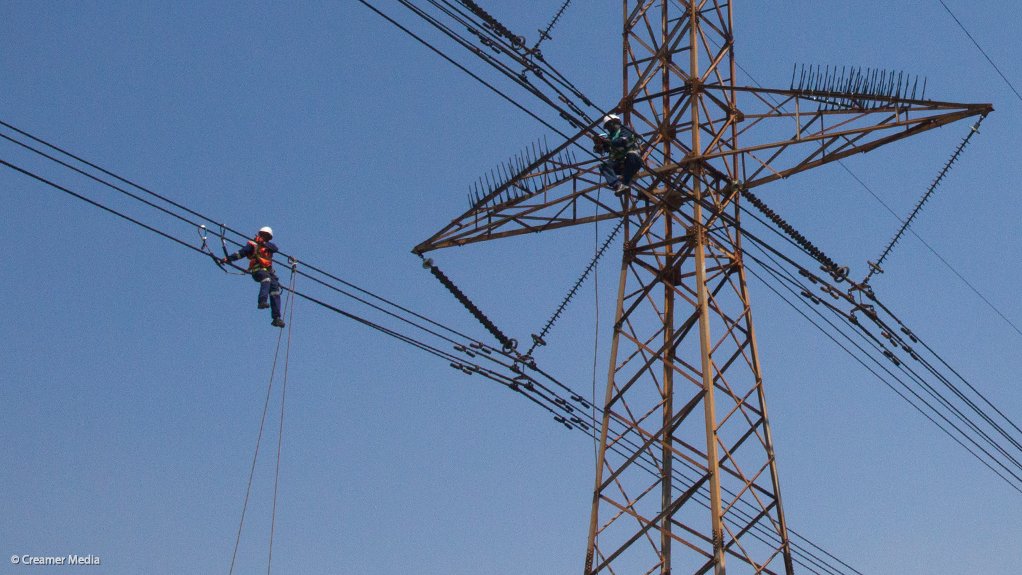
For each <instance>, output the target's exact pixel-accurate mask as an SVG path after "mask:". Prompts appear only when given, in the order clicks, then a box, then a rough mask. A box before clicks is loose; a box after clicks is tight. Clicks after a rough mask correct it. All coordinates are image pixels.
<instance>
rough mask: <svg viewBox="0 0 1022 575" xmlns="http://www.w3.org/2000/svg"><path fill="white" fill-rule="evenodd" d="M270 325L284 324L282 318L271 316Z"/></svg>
mask: <svg viewBox="0 0 1022 575" xmlns="http://www.w3.org/2000/svg"><path fill="white" fill-rule="evenodd" d="M270 325H272V326H273V327H284V325H286V324H285V323H284V320H282V319H280V318H279V317H275V318H273V321H271V322H270Z"/></svg>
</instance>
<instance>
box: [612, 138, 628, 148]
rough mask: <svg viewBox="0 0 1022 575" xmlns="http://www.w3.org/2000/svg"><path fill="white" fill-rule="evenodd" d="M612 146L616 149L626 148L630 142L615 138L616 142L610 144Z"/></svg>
mask: <svg viewBox="0 0 1022 575" xmlns="http://www.w3.org/2000/svg"><path fill="white" fill-rule="evenodd" d="M610 145H611V146H614V147H615V148H624V147H627V146H628V140H626V139H625V138H615V139H614V141H613V142H611V143H610Z"/></svg>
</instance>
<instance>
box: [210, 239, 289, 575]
mask: <svg viewBox="0 0 1022 575" xmlns="http://www.w3.org/2000/svg"><path fill="white" fill-rule="evenodd" d="M204 228H205V226H203V229H204ZM200 235H201V231H200ZM203 247H206V245H205V238H203ZM203 251H205V250H203ZM214 259H216V258H214ZM290 265H291V281H290V284H291V285H290V289H289V290H288V296H287V300H285V302H284V309H285V311H286V313H287V316H288V319H287V347H285V349H284V381H283V384H282V385H281V394H280V428H279V430H278V435H277V464H276V474H275V476H274V479H273V513H272V515H271V517H270V543H269V557H268V559H267V562H266V572H267V573H269V572H270V565H271V562H272V560H273V532H274V523H275V522H276V511H277V487H278V483H279V478H280V451H281V444H282V442H283V434H284V397H285V395H284V394H285V393H286V392H287V371H288V364H289V363H290V359H291V328H292V326H293V325H294V304H295V279H296V275H297V273H296V272H297V271H298V262H297V261H296V260H294V259H291V260H290ZM221 267H223V266H221ZM224 271H225V272H226V271H227V270H226V269H225V270H224ZM228 273H230V272H228ZM283 337H284V332H283V330H281V331H280V332H279V333H278V334H277V345H276V349H275V351H274V352H273V364H272V365H271V366H270V378H269V381H268V383H267V385H266V399H265V401H264V402H263V415H262V417H261V418H260V419H259V433H258V434H257V435H256V444H255V452H254V453H253V454H252V465H251V467H250V468H249V471H248V486H247V487H246V488H245V500H244V503H242V506H241V519H240V520H239V521H238V532H237V536H236V537H235V540H234V552H233V553H232V555H231V566H230V568H229V569H228V574H229V575H231V574H233V573H234V565H235V562H236V561H237V558H238V547H239V546H240V544H241V531H242V528H243V527H244V526H245V513H246V512H247V511H248V500H249V496H250V495H251V493H252V479H253V477H254V476H255V468H256V461H258V459H259V447H260V445H261V444H262V440H263V429H264V428H265V427H266V414H267V413H268V412H269V408H270V397H271V395H272V391H273V380H274V377H275V376H276V373H277V360H278V359H279V357H280V343H281V341H282V340H283Z"/></svg>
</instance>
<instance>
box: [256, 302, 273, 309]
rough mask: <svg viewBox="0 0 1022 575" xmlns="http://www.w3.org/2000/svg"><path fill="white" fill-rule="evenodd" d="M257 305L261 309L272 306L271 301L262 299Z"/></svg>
mask: <svg viewBox="0 0 1022 575" xmlns="http://www.w3.org/2000/svg"><path fill="white" fill-rule="evenodd" d="M256 307H257V308H259V309H266V308H268V307H270V302H268V301H261V302H259V303H258V304H257V305H256Z"/></svg>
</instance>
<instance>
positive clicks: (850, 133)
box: [414, 0, 992, 575]
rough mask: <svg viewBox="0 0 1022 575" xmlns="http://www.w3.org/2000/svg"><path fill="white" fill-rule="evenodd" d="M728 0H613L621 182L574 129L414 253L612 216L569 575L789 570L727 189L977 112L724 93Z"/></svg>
mask: <svg viewBox="0 0 1022 575" xmlns="http://www.w3.org/2000/svg"><path fill="white" fill-rule="evenodd" d="M732 4H733V3H732V2H724V1H709V0H704V1H693V2H684V1H681V0H670V1H667V0H663V1H661V0H625V1H624V3H623V6H624V29H623V37H624V44H623V68H624V74H623V92H624V96H623V98H622V99H621V101H620V103H619V104H618V106H617V107H616V110H617V111H618V112H620V113H622V114H623V115H624V117H625V122H626V124H628V125H629V126H631V127H632V128H633V129H634V130H635V132H636V133H637V134H639V135H640V137H641V138H642V140H643V143H644V145H643V151H642V153H643V159H644V163H645V169H644V170H643V171H642V172H640V174H639V176H638V177H637V179H636V183H635V185H633V190H634V192H633V193H631V194H629V195H627V196H626V197H624V198H622V199H621V200H618V199H615V198H613V196H611V195H610V194H607V193H604V194H602V195H600V194H597V191H598V190H599V188H600V187H601V186H602V185H603V182H602V181H601V177H600V172H599V168H600V162H599V160H597V159H588V160H582V161H575V160H574V156H573V155H571V154H565V151H566V150H569V149H572V148H573V147H579V146H581V147H583V148H588V136H590V135H591V134H592V133H593V129H594V128H595V126H588V127H586V128H585V129H583V130H581V131H579V132H578V133H577V134H576V135H575V136H573V137H572V138H569V139H568V140H567V141H565V142H564V143H563V144H562V145H560V146H558V147H556V148H554V149H552V150H549V151H548V152H546V153H545V154H543V155H542V156H540V157H538V158H536V159H535V161H533V162H531V163H530V164H529V165H527V166H525V167H524V169H522V170H520V171H518V172H517V173H515V174H514V175H513V176H512V177H509V178H507V180H506V181H504V182H502V183H500V184H499V185H496V186H494V188H493V189H492V191H491V193H489V194H486V195H485V197H482V198H480V200H479V201H478V202H475V203H474V205H473V206H472V207H471V208H470V209H469V210H468V211H467V212H466V213H464V214H463V215H461V216H459V217H458V218H456V219H455V220H454V221H452V222H451V223H450V224H449V225H448V226H446V227H445V228H444V229H442V230H440V231H439V232H438V233H437V234H435V235H434V236H433V237H431V238H430V239H428V240H427V241H425V242H423V243H422V244H420V245H418V246H416V247H415V249H414V251H415V252H416V253H420V254H421V253H424V252H427V251H430V250H434V249H439V248H445V247H451V246H458V245H465V244H469V243H474V242H480V241H488V240H493V239H498V238H503V237H509V236H515V235H521V234H525V233H535V232H540V231H547V230H552V229H557V228H563V227H568V226H575V225H580V224H587V223H591V222H596V221H600V220H606V219H620V218H624V219H625V224H624V230H623V232H624V238H625V240H624V248H623V255H622V259H621V268H620V277H619V289H618V298H617V306H616V312H615V323H614V332H613V338H612V342H611V350H610V366H609V369H608V377H607V387H606V394H605V397H604V401H603V409H604V411H603V420H602V429H601V434H600V448H599V454H598V462H597V469H596V479H595V487H594V490H593V500H592V511H591V516H590V529H589V537H588V547H587V554H586V560H585V574H586V575H592V574H596V573H604V572H606V573H653V572H659V573H662V574H667V573H683V572H689V573H696V574H702V573H709V572H713V573H714V574H715V575H723V574H724V573H725V572H726V569H730V570H731V572H732V573H786V574H789V575H790V574H791V573H792V572H793V567H792V560H791V553H790V548H789V542H788V535H787V527H786V524H785V517H784V512H783V506H782V502H781V495H780V488H779V480H778V474H777V469H776V465H775V459H774V447H773V440H772V438H771V433H770V425H769V418H768V416H767V409H766V401H765V396H764V390H763V376H762V369H761V366H760V362H759V357H758V353H757V350H756V338H755V330H754V328H753V322H752V315H751V303H750V300H749V294H748V288H747V283H746V276H745V269H744V266H743V263H742V232H741V223H740V222H741V220H740V213H739V198H740V197H741V194H740V191H741V190H742V189H743V188H744V189H749V188H753V187H756V186H760V185H763V184H765V183H768V182H771V181H775V180H778V179H781V178H786V177H788V176H790V175H793V174H795V173H798V172H801V171H805V170H809V169H812V168H814V167H817V166H820V165H823V164H826V163H829V162H833V161H836V160H839V159H841V158H844V157H847V156H849V155H852V154H856V153H861V152H866V151H869V150H872V149H874V148H877V147H879V146H881V145H884V144H886V143H889V142H893V141H896V140H899V139H902V138H906V137H908V136H911V135H914V134H916V133H919V132H923V131H926V130H929V129H932V128H935V127H939V126H942V125H945V124H948V123H951V122H954V121H957V120H960V119H962V118H966V117H971V116H976V115H985V114H987V113H989V112H990V111H991V109H992V108H991V106H989V105H987V104H976V105H974V104H954V103H946V102H933V101H929V100H915V99H910V98H905V97H903V96H904V94H905V93H907V91H902V90H899V89H886V88H885V89H883V90H880V89H877V88H876V87H875V86H870V87H869V89H863V90H857V87H858V86H859V84H858V83H857V82H855V81H852V80H847V81H835V82H833V83H832V84H831V87H832V86H840V88H841V89H837V90H834V89H830V90H828V89H825V88H827V87H828V86H826V85H824V86H821V85H812V86H809V87H807V86H805V85H801V86H799V87H797V88H796V87H794V86H793V87H792V88H791V89H787V90H783V89H777V90H775V89H762V88H750V87H741V86H738V85H736V84H735V61H734V54H733V52H732V46H733V37H732V33H731V30H732V18H733V14H732ZM913 95H914V94H913ZM739 139H741V140H742V142H743V145H742V146H740V145H739ZM601 198H602V199H601ZM608 198H610V199H608Z"/></svg>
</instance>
